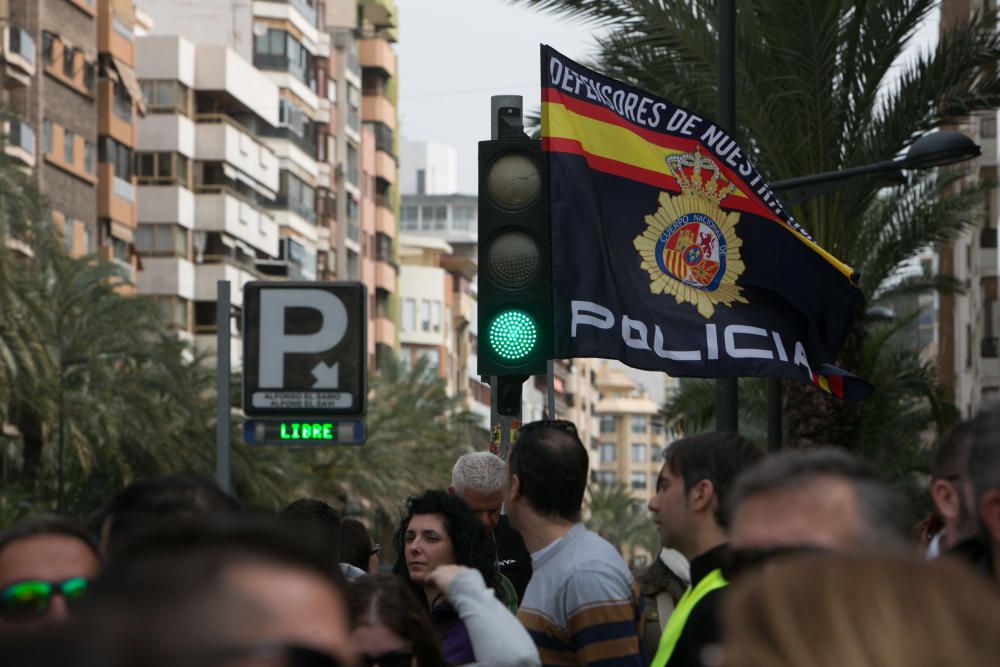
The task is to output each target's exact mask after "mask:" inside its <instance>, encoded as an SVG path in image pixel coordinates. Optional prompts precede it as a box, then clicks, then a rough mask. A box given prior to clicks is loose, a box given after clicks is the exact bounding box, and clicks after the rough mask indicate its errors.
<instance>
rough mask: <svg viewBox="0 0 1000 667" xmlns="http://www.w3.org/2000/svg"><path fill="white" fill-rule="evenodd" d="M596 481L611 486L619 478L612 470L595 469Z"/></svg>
mask: <svg viewBox="0 0 1000 667" xmlns="http://www.w3.org/2000/svg"><path fill="white" fill-rule="evenodd" d="M594 481H595V482H597V483H598V484H600V485H601V486H611V485H612V484H614V483H615V482H616V481H617V478H616V477H615V473H614V472H613V471H611V470H596V471H594Z"/></svg>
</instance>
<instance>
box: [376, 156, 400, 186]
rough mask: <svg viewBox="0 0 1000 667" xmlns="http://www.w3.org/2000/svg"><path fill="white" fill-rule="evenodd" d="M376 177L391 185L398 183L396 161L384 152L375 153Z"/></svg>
mask: <svg viewBox="0 0 1000 667" xmlns="http://www.w3.org/2000/svg"><path fill="white" fill-rule="evenodd" d="M375 175H376V176H378V177H379V178H381V179H383V180H385V181H388V183H389V184H390V185H394V184H395V183H396V160H395V159H394V158H393V157H392V156H391V155H389V154H388V153H385V152H383V151H376V152H375Z"/></svg>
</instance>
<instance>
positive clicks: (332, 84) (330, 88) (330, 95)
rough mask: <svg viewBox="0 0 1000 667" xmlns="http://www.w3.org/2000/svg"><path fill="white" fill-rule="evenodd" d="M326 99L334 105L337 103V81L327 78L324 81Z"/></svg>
mask: <svg viewBox="0 0 1000 667" xmlns="http://www.w3.org/2000/svg"><path fill="white" fill-rule="evenodd" d="M326 99H328V100H330V101H331V102H334V103H336V101H337V80H336V79H331V78H327V80H326Z"/></svg>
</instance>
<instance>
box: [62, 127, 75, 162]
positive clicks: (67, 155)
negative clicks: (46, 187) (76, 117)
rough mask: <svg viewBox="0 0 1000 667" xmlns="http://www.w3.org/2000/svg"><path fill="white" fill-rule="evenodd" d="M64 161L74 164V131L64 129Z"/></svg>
mask: <svg viewBox="0 0 1000 667" xmlns="http://www.w3.org/2000/svg"><path fill="white" fill-rule="evenodd" d="M63 161H64V162H65V163H66V164H73V133H72V132H70V131H69V130H63Z"/></svg>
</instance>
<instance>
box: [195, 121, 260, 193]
mask: <svg viewBox="0 0 1000 667" xmlns="http://www.w3.org/2000/svg"><path fill="white" fill-rule="evenodd" d="M195 121H196V123H197V124H196V126H195V136H196V142H195V153H194V157H195V159H196V160H206V161H211V162H225V163H226V164H229V165H232V166H234V167H236V168H237V169H238V170H239V171H240V172H242V174H245V175H246V176H248V177H249V178H251V179H253V181H254V183H255V184H256V187H254V189H255V190H261V189H263V190H265V191H267V192H268V193H274V192H277V190H278V158H277V156H276V155H275V154H274V151H272V150H271V149H270V148H269V147H268V146H265V145H264V144H262V143H260V142H258V141H257V140H256V139H254V137H253V135H252V134H250V133H249V132H248V131H247V130H246V129H245V128H243V127H242V126H240V125H239V124H237V123H236V122H235V121H233V120H232V119H231V118H230V117H229V116H226V115H224V114H199V115H198V116H196V117H195ZM240 180H244V179H240Z"/></svg>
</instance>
